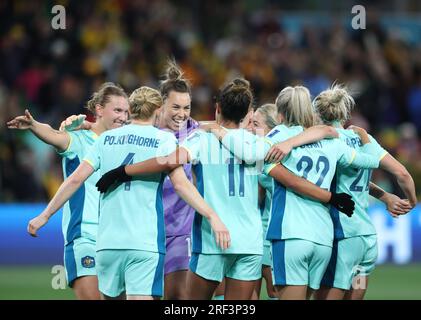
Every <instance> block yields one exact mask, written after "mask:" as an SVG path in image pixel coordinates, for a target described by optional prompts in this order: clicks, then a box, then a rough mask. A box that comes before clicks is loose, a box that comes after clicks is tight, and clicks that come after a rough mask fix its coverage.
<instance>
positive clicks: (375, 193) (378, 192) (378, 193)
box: [369, 182, 387, 200]
mask: <svg viewBox="0 0 421 320" xmlns="http://www.w3.org/2000/svg"><path fill="white" fill-rule="evenodd" d="M369 193H370V196H372V197H374V198H376V199H379V200H382V199H384V197H385V195H386V194H387V192H386V191H384V190H383V189H382V188H380V187H379V186H378V185H376V184H374V183H373V182H370V189H369Z"/></svg>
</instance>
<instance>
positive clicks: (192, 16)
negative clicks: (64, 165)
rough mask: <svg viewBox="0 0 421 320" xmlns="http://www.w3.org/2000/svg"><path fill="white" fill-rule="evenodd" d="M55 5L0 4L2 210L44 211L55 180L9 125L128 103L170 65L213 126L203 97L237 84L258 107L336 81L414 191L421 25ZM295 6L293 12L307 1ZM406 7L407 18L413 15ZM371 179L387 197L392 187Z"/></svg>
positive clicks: (161, 3) (260, 8) (35, 148)
mask: <svg viewBox="0 0 421 320" xmlns="http://www.w3.org/2000/svg"><path fill="white" fill-rule="evenodd" d="M300 2H301V3H303V4H302V7H300V5H299V3H300ZM57 3H60V4H62V5H64V7H65V8H66V29H65V30H53V29H52V27H51V19H52V17H53V14H51V8H52V6H53V5H54V4H57ZM57 3H56V2H52V1H38V0H32V1H1V2H0V190H1V192H0V202H23V201H26V202H35V201H45V200H47V199H48V198H49V197H51V196H52V195H53V194H54V192H55V191H56V189H57V187H58V185H59V184H60V183H61V181H62V173H61V160H60V157H59V156H57V155H56V154H55V152H54V150H52V148H51V147H49V146H46V145H45V144H43V143H41V142H39V141H38V140H37V139H36V138H34V137H33V135H32V134H30V133H29V132H21V131H12V130H8V129H7V128H6V125H5V123H6V121H8V120H10V119H12V118H13V117H15V116H16V115H21V114H23V112H24V109H25V108H28V109H30V111H31V112H32V114H33V116H34V117H35V119H37V120H38V121H41V122H46V123H49V124H51V125H52V126H53V127H55V128H58V126H59V124H60V122H61V120H63V119H64V118H66V117H67V116H69V115H71V114H79V113H86V112H87V111H86V112H85V111H84V102H85V101H86V100H87V99H88V98H89V96H90V95H91V94H92V92H93V91H95V89H96V88H98V86H99V85H100V84H101V83H102V82H104V81H114V82H117V83H119V84H120V85H121V86H123V87H124V88H125V89H126V90H127V92H128V93H130V92H131V91H132V90H133V89H135V88H137V87H139V86H140V85H149V86H153V87H156V86H157V85H158V81H159V76H160V75H162V74H163V72H164V70H163V66H164V63H165V61H166V59H167V57H169V56H174V57H175V59H176V60H177V62H178V63H179V64H180V65H181V67H182V68H183V69H184V71H185V72H186V74H187V77H188V78H189V79H191V80H192V83H193V86H194V90H193V102H192V115H193V117H195V118H196V119H198V120H206V119H213V112H214V110H213V107H212V97H213V96H214V94H215V93H216V92H217V90H218V88H219V87H220V86H221V85H222V84H223V83H224V82H226V81H227V80H229V79H231V78H232V77H234V76H236V75H244V76H245V77H246V78H247V79H248V80H250V81H251V83H252V86H253V89H254V93H255V95H256V101H255V103H256V105H260V104H263V103H266V102H273V101H274V99H275V98H276V95H277V93H278V92H279V91H280V90H281V89H282V88H283V87H285V86H286V85H297V84H303V85H305V86H307V87H308V88H309V89H310V91H311V93H312V95H313V96H315V95H317V94H318V93H319V92H320V91H322V90H323V89H326V88H327V87H328V86H329V85H330V84H331V82H332V81H333V80H335V79H337V80H338V81H339V82H342V83H346V84H348V86H349V88H350V89H351V90H352V91H353V92H354V93H355V94H354V97H355V98H356V102H357V107H356V109H355V111H354V113H353V119H352V123H354V124H356V125H359V126H362V127H364V128H366V129H367V130H368V131H369V132H370V133H371V134H373V135H374V136H375V137H376V138H377V139H378V141H379V142H381V144H382V145H383V146H384V147H385V148H386V149H387V150H389V152H391V154H392V155H394V156H395V157H397V158H398V159H399V160H400V161H402V162H403V163H404V164H405V165H406V167H407V168H408V170H409V171H410V173H411V174H412V175H413V177H414V179H415V183H416V185H418V186H420V185H421V161H420V160H421V157H420V154H421V151H420V150H421V149H420V141H421V140H420V137H421V24H418V25H416V24H415V25H414V26H412V28H416V27H418V28H419V29H418V30H413V31H417V32H418V35H419V36H418V38H417V37H415V39H414V38H411V39H410V40H409V38H408V37H405V34H401V33H399V32H390V29H387V28H386V27H385V26H384V25H383V24H382V23H381V18H382V13H381V11H380V12H377V13H376V12H374V11H370V8H368V7H367V29H366V30H353V29H352V28H351V22H350V21H351V19H352V15H351V12H350V9H349V10H348V11H347V12H344V14H345V16H344V14H342V15H341V14H335V11H334V12H333V13H330V14H329V17H330V18H329V19H330V20H329V21H328V19H324V17H325V16H323V11H321V12H319V11H318V12H319V13H317V12H316V13H314V14H312V17H313V18H316V23H306V20H305V19H304V18H303V19H301V20H300V19H298V20H292V19H291V16H292V13H291V12H292V11H285V10H283V9H284V8H282V10H281V5H277V4H276V1H263V0H261V1H229V2H228V1H210V0H204V1H194V0H190V1H169V0H154V1H150V0H140V1H128V0H126V1H123V0H109V1H99V0H98V1H57ZM297 3H298V4H297V7H294V8H292V9H296V10H299V11H294V12H295V13H296V12H302V10H303V9H307V10H308V7H305V5H306V4H308V3H313V1H298V2H297ZM347 3H351V1H348V2H347ZM406 3H407V4H408V1H406ZM409 3H410V4H414V3H415V2H412V1H409ZM414 6H415V9H412V12H410V14H414V13H416V12H417V11H418V13H420V10H421V8H420V7H421V6H420V5H419V4H418V5H417V4H416V3H415V4H414ZM350 7H351V6H350ZM316 9H317V8H316ZM319 9H320V8H319ZM390 9H391V11H393V7H392V8H389V10H390ZM318 14H319V16H318ZM408 15H409V12H408ZM317 17H319V19H317ZM418 20H419V21H420V20H421V19H420V16H418ZM294 21H295V22H294ZM287 22H288V23H289V24H288V23H287ZM293 22H294V23H295V24H294V26H296V27H298V28H295V29H294V28H292V27H291V23H293ZM410 28H411V27H410ZM415 34H416V33H415ZM373 178H374V180H375V181H376V182H377V183H378V184H379V185H381V186H383V187H385V188H386V189H388V190H391V191H393V190H395V192H396V189H395V188H396V186H395V185H394V184H393V183H392V182H391V181H392V180H391V179H389V177H387V176H385V175H383V174H382V173H378V172H376V174H375V176H374V177H373ZM418 191H420V188H418Z"/></svg>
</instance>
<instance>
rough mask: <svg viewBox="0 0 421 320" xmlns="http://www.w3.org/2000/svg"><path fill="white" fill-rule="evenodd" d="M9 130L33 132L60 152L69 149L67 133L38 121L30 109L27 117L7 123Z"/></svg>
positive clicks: (20, 117) (26, 111)
mask: <svg viewBox="0 0 421 320" xmlns="http://www.w3.org/2000/svg"><path fill="white" fill-rule="evenodd" d="M7 127H8V128H9V129H19V130H31V131H32V132H33V133H34V134H35V135H36V136H37V137H38V138H39V139H41V140H42V141H44V142H45V143H48V144H50V145H52V146H54V147H55V148H56V149H58V150H59V151H64V150H66V149H67V147H68V146H69V143H70V137H69V135H68V134H67V133H66V132H63V131H58V130H54V129H53V128H51V126H50V125H48V124H45V123H41V122H38V121H36V120H35V119H34V118H33V117H32V115H31V113H30V112H29V111H28V109H26V110H25V115H23V116H18V117H16V118H14V119H13V120H11V121H9V122H7Z"/></svg>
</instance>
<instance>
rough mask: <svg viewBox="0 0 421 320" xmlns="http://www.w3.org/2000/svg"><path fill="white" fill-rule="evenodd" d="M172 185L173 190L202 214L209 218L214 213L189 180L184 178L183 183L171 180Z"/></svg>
mask: <svg viewBox="0 0 421 320" xmlns="http://www.w3.org/2000/svg"><path fill="white" fill-rule="evenodd" d="M173 185H174V190H175V192H177V194H178V195H179V196H180V197H181V198H182V199H183V200H184V201H185V202H186V203H187V204H188V205H189V206H191V207H192V208H193V209H195V210H196V211H197V212H198V213H200V214H201V215H202V216H204V217H205V218H207V219H209V218H210V217H211V216H213V215H214V214H215V213H214V211H213V210H212V209H211V208H210V207H209V206H208V204H207V203H206V202H205V200H204V199H203V197H202V196H201V195H200V193H199V192H198V191H197V189H196V188H195V186H194V185H193V184H192V183H191V182H190V181H188V180H187V179H186V180H185V182H183V183H180V182H178V183H177V182H175V183H174V182H173Z"/></svg>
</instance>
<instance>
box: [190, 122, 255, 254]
mask: <svg viewBox="0 0 421 320" xmlns="http://www.w3.org/2000/svg"><path fill="white" fill-rule="evenodd" d="M229 131H231V130H229ZM236 132H238V133H239V134H240V135H241V136H242V137H243V138H242V139H243V140H242V144H241V145H242V146H247V148H248V147H250V146H251V145H252V144H250V141H248V140H247V138H248V137H251V136H250V135H242V134H241V131H239V130H236ZM240 140H241V139H240ZM182 147H183V148H185V149H186V150H187V151H188V152H189V155H190V160H191V162H192V169H193V172H194V174H195V177H196V186H197V189H198V190H199V192H200V194H201V195H202V196H203V198H204V199H205V201H206V202H207V203H208V204H209V205H210V206H211V207H212V208H213V209H214V210H215V212H216V213H217V214H218V215H219V217H220V218H221V220H222V221H223V222H224V224H225V225H226V227H227V228H228V230H229V232H230V236H231V246H230V247H229V248H228V249H227V250H224V251H222V250H221V249H220V248H219V247H217V246H216V243H215V238H214V236H213V234H212V231H211V228H210V225H209V223H208V221H207V220H206V219H202V216H201V215H199V214H198V213H195V218H194V222H193V230H192V231H193V232H192V238H193V252H195V253H205V254H221V253H232V254H262V252H263V239H262V221H261V217H260V212H259V209H258V175H257V170H256V166H255V165H253V164H249V165H248V164H246V163H244V162H242V161H241V160H239V159H238V158H236V157H235V156H234V154H232V153H231V152H230V151H228V150H227V149H226V148H224V147H223V146H222V145H221V143H220V142H219V141H218V140H217V139H216V138H215V136H214V135H213V134H211V133H205V132H203V131H200V130H199V131H196V132H194V133H192V134H191V135H190V136H189V137H188V138H187V139H186V140H185V141H184V142H183V144H182ZM251 147H252V146H251ZM240 151H241V150H240ZM260 172H261V171H260Z"/></svg>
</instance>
